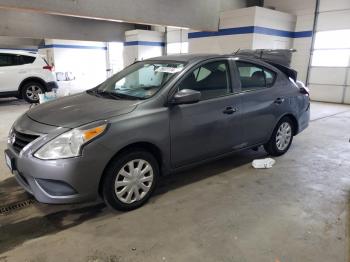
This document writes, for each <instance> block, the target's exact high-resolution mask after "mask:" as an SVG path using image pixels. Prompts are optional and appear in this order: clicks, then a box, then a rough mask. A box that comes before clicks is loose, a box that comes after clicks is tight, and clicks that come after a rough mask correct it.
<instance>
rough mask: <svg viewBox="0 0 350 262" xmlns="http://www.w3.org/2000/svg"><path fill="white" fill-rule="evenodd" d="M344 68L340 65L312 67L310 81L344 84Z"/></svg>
mask: <svg viewBox="0 0 350 262" xmlns="http://www.w3.org/2000/svg"><path fill="white" fill-rule="evenodd" d="M345 74H346V71H345V68H341V67H333V68H331V67H312V68H311V70H310V83H312V84H330V85H344V79H345Z"/></svg>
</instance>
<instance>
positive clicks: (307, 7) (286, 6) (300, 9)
mask: <svg viewBox="0 0 350 262" xmlns="http://www.w3.org/2000/svg"><path fill="white" fill-rule="evenodd" d="M315 5H316V0H289V1H288V0H265V1H264V6H265V7H274V8H276V9H277V10H280V11H283V12H287V13H291V14H295V15H303V14H312V13H314V12H315Z"/></svg>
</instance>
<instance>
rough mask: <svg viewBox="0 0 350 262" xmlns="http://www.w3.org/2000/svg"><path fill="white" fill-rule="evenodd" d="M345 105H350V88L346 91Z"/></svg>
mask: <svg viewBox="0 0 350 262" xmlns="http://www.w3.org/2000/svg"><path fill="white" fill-rule="evenodd" d="M344 103H345V104H350V86H347V87H346V89H345V97H344Z"/></svg>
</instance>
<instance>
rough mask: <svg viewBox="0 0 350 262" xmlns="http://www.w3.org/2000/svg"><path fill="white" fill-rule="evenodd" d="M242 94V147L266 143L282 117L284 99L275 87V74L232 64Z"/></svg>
mask: <svg viewBox="0 0 350 262" xmlns="http://www.w3.org/2000/svg"><path fill="white" fill-rule="evenodd" d="M235 64H236V72H237V74H238V78H239V79H240V82H241V94H242V121H241V124H242V128H243V136H242V139H243V144H242V146H244V147H247V146H252V145H256V144H260V143H264V142H266V141H267V140H268V139H269V137H270V135H271V133H272V130H273V129H274V127H275V125H276V121H277V120H278V119H279V117H280V116H281V115H282V114H283V108H284V103H285V98H284V96H283V89H282V88H279V86H278V84H277V82H278V81H277V79H278V74H277V72H275V71H274V70H273V69H271V68H267V67H266V66H263V65H260V64H258V63H254V62H251V61H245V60H242V59H239V60H236V61H235Z"/></svg>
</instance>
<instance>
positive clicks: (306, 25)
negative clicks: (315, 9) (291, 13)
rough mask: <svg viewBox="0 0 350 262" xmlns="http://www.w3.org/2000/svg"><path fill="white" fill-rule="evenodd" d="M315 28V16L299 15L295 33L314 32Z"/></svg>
mask: <svg viewBox="0 0 350 262" xmlns="http://www.w3.org/2000/svg"><path fill="white" fill-rule="evenodd" d="M313 26H314V14H306V15H298V16H297V21H296V25H295V31H296V32H298V31H308V30H312V28H313Z"/></svg>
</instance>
